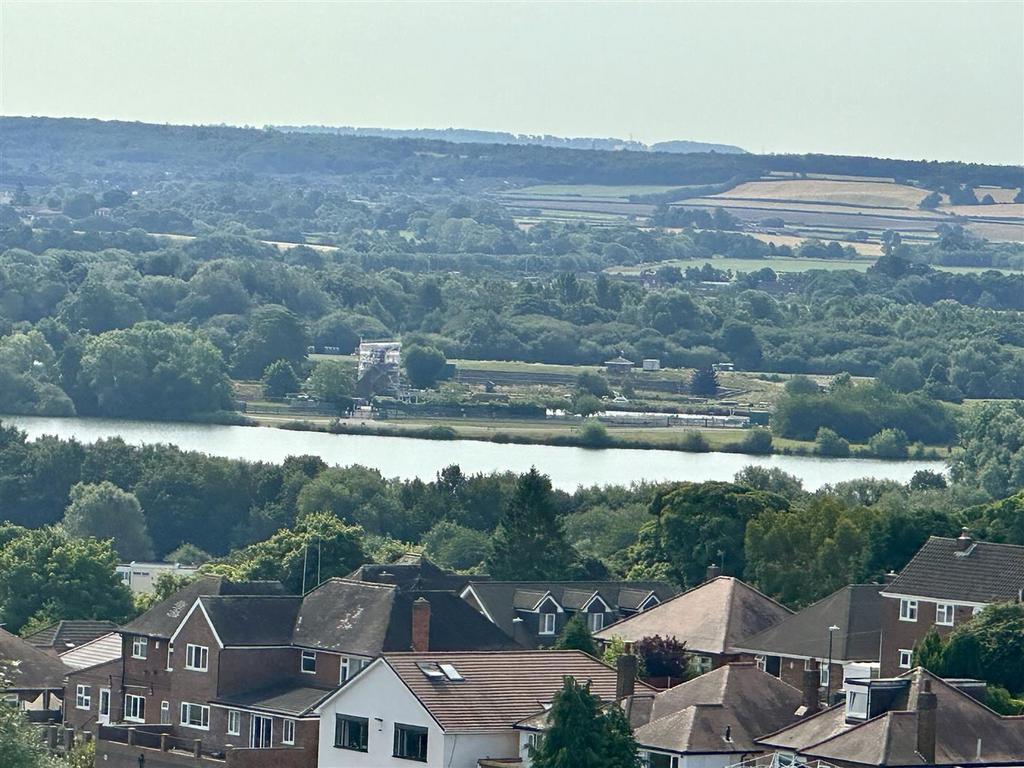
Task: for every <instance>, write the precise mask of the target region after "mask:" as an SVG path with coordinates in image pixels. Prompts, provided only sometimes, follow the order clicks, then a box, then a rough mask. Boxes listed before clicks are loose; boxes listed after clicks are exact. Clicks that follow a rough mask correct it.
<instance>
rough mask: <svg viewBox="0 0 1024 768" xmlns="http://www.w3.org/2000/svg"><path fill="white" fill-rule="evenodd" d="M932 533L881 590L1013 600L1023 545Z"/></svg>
mask: <svg viewBox="0 0 1024 768" xmlns="http://www.w3.org/2000/svg"><path fill="white" fill-rule="evenodd" d="M958 541H959V540H958V539H947V538H940V537H938V536H932V537H931V538H929V539H928V541H926V542H925V543H924V546H922V547H921V549H919V550H918V551H917V554H915V555H914V557H913V558H912V559H911V560H910V562H909V563H908V564H907V566H906V568H904V569H903V571H902V572H901V573H900V575H899V576H898V577H897V578H896V579H895V581H893V582H892V583H891V584H889V585H888V586H886V587H885V589H884V590H883V592H884V593H885V594H894V595H909V596H912V597H928V598H936V599H939V600H941V599H946V600H950V601H956V600H962V601H964V602H969V603H994V602H999V601H1003V600H1016V599H1017V598H1018V596H1019V594H1020V591H1021V590H1022V589H1024V547H1022V546H1015V545H1013V544H995V543H992V542H988V541H975V542H971V544H970V546H969V547H968V549H967V550H966V551H965V552H963V553H961V552H959V551H958V548H959V545H958Z"/></svg>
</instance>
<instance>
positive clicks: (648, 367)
mask: <svg viewBox="0 0 1024 768" xmlns="http://www.w3.org/2000/svg"><path fill="white" fill-rule="evenodd" d="M643 367H644V370H645V371H660V370H661V359H660V358H657V357H645V358H644V362H643Z"/></svg>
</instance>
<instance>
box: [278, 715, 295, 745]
mask: <svg viewBox="0 0 1024 768" xmlns="http://www.w3.org/2000/svg"><path fill="white" fill-rule="evenodd" d="M281 743H282V744H294V743H295V721H294V720H285V721H284V725H283V726H282V728H281Z"/></svg>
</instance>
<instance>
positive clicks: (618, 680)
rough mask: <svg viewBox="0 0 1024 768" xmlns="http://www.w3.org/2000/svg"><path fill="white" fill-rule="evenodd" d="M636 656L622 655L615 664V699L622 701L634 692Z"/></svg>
mask: <svg viewBox="0 0 1024 768" xmlns="http://www.w3.org/2000/svg"><path fill="white" fill-rule="evenodd" d="M636 670H637V662H636V656H634V655H633V654H631V653H624V654H622V655H621V656H619V658H618V659H617V660H616V662H615V671H616V673H617V674H616V677H615V699H616V701H622V700H623V699H626V698H629V697H630V696H632V695H633V694H634V692H635V691H636Z"/></svg>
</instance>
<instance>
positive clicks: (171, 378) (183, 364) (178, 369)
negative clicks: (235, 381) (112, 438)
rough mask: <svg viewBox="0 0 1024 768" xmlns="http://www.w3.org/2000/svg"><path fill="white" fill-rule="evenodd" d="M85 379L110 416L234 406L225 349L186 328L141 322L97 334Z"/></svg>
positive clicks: (84, 366)
mask: <svg viewBox="0 0 1024 768" xmlns="http://www.w3.org/2000/svg"><path fill="white" fill-rule="evenodd" d="M79 382H80V384H81V385H82V386H83V388H84V389H85V390H87V391H88V392H89V393H90V394H91V395H92V397H93V398H94V399H95V403H96V408H97V410H98V412H99V413H101V414H103V415H105V416H129V417H135V418H152V417H154V416H155V417H159V418H164V417H168V416H179V417H180V416H183V415H190V414H196V413H204V412H210V411H217V410H222V409H228V408H231V387H230V382H229V381H228V378H227V374H226V370H225V366H224V360H223V358H222V357H221V354H220V352H219V351H218V350H217V348H216V347H214V346H213V344H211V343H210V342H209V341H208V340H207V339H206V338H205V337H204V336H203V335H202V334H199V333H196V332H194V331H191V330H189V329H187V328H184V327H182V326H168V325H163V324H162V323H155V322H150V323H140V324H138V325H135V326H133V327H132V328H127V329H124V330H116V331H108V332H107V333H103V334H100V335H99V336H94V337H91V338H90V339H89V340H88V341H87V342H86V346H85V352H84V354H83V355H82V361H81V372H80V373H79Z"/></svg>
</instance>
